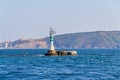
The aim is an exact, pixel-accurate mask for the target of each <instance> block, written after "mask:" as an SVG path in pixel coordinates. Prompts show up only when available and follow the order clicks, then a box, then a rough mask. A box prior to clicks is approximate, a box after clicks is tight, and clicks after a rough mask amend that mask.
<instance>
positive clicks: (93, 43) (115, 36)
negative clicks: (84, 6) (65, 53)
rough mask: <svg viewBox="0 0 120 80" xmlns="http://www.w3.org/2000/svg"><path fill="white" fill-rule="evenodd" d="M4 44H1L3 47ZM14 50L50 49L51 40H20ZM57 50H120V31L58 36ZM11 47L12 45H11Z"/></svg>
mask: <svg viewBox="0 0 120 80" xmlns="http://www.w3.org/2000/svg"><path fill="white" fill-rule="evenodd" d="M3 44H4V43H1V45H3ZM11 44H12V47H13V48H48V46H49V38H44V39H28V40H24V39H18V40H16V41H13V42H11ZM54 45H55V48H120V31H96V32H84V33H70V34H62V35H56V36H55V39H54ZM9 46H10V43H9Z"/></svg>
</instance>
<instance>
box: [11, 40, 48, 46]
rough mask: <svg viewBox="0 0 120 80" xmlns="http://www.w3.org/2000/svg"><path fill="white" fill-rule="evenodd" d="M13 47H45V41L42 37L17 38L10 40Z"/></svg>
mask: <svg viewBox="0 0 120 80" xmlns="http://www.w3.org/2000/svg"><path fill="white" fill-rule="evenodd" d="M12 47H14V48H47V43H46V42H45V41H44V40H42V39H27V40H24V39H19V40H16V41H14V42H12Z"/></svg>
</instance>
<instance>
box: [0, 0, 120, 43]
mask: <svg viewBox="0 0 120 80" xmlns="http://www.w3.org/2000/svg"><path fill="white" fill-rule="evenodd" d="M119 3H120V0H99V1H98V0H60V1H56V0H0V42H1V41H4V40H16V39H20V38H25V39H27V38H34V39H35V38H44V37H47V36H48V35H49V32H48V31H49V28H50V27H52V28H53V29H54V30H55V31H56V32H57V35H58V34H66V33H75V32H92V31H120V15H119V14H120V5H119Z"/></svg>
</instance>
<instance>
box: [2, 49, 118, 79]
mask: <svg viewBox="0 0 120 80" xmlns="http://www.w3.org/2000/svg"><path fill="white" fill-rule="evenodd" d="M76 51H77V52H78V56H44V53H46V52H47V50H46V49H1V50H0V80H120V49H76Z"/></svg>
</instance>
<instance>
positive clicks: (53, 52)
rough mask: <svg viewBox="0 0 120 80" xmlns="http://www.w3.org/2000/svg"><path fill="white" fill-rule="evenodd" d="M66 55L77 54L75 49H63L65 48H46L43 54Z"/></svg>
mask: <svg viewBox="0 0 120 80" xmlns="http://www.w3.org/2000/svg"><path fill="white" fill-rule="evenodd" d="M67 55H73V56H76V55H77V51H65V50H48V53H45V56H67Z"/></svg>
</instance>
